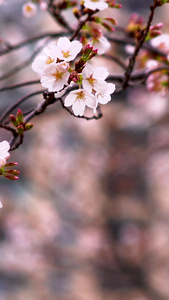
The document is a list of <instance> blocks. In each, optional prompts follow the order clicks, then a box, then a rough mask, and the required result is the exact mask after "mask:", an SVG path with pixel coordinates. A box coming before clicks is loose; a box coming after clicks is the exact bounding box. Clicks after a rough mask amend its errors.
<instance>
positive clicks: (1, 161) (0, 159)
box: [0, 157, 6, 169]
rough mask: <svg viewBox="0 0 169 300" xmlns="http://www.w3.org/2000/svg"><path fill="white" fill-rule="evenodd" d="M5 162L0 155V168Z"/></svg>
mask: <svg viewBox="0 0 169 300" xmlns="http://www.w3.org/2000/svg"><path fill="white" fill-rule="evenodd" d="M5 164H6V159H5V158H2V157H0V169H1V168H2V167H3V166H4V165H5Z"/></svg>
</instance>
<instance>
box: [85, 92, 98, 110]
mask: <svg viewBox="0 0 169 300" xmlns="http://www.w3.org/2000/svg"><path fill="white" fill-rule="evenodd" d="M85 104H86V105H87V106H88V107H90V108H94V107H95V106H96V98H95V96H94V95H92V94H89V93H86V99H85Z"/></svg>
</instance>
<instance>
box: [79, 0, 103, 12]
mask: <svg viewBox="0 0 169 300" xmlns="http://www.w3.org/2000/svg"><path fill="white" fill-rule="evenodd" d="M84 6H85V7H86V8H89V9H91V10H96V9H98V10H104V9H106V8H107V7H108V4H107V3H106V1H105V0H84Z"/></svg>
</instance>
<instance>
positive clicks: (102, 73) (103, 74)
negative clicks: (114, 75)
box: [93, 67, 109, 79]
mask: <svg viewBox="0 0 169 300" xmlns="http://www.w3.org/2000/svg"><path fill="white" fill-rule="evenodd" d="M108 75H109V72H108V70H107V69H106V68H104V67H98V68H96V69H95V70H94V73H93V78H96V79H106V78H107V76H108Z"/></svg>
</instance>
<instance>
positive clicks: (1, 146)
mask: <svg viewBox="0 0 169 300" xmlns="http://www.w3.org/2000/svg"><path fill="white" fill-rule="evenodd" d="M9 149H10V145H9V143H8V142H7V141H3V142H0V153H2V152H7V151H9ZM0 156H1V155H0Z"/></svg>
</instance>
